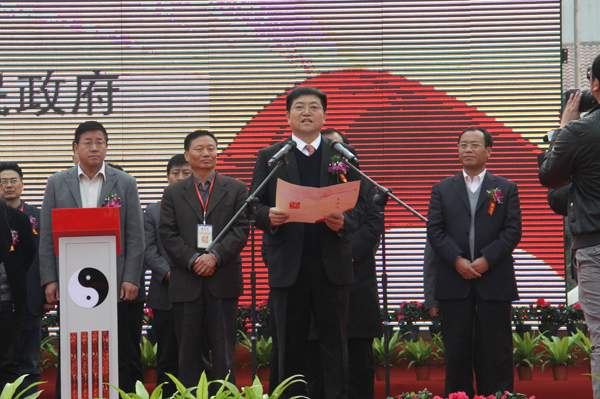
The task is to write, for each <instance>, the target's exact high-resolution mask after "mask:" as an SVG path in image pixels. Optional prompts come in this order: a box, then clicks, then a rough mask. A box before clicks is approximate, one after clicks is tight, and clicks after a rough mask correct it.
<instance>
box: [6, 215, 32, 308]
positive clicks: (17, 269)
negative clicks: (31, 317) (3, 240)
mask: <svg viewBox="0 0 600 399" xmlns="http://www.w3.org/2000/svg"><path fill="white" fill-rule="evenodd" d="M7 215H8V224H9V225H10V228H11V230H14V231H16V232H17V234H18V240H19V241H18V242H17V243H16V244H15V245H13V248H14V250H11V251H10V252H9V253H8V255H7V257H6V259H5V260H4V268H5V269H6V276H7V278H8V284H9V285H10V290H11V293H12V300H13V304H14V306H15V307H17V308H22V307H23V306H25V305H26V303H27V284H26V275H27V271H28V270H29V267H30V266H31V262H33V258H34V257H35V254H36V253H37V249H36V245H35V241H34V238H33V231H32V230H31V223H30V222H29V217H28V216H27V215H25V214H24V213H23V212H21V211H20V210H18V209H15V208H12V207H10V206H9V207H7Z"/></svg>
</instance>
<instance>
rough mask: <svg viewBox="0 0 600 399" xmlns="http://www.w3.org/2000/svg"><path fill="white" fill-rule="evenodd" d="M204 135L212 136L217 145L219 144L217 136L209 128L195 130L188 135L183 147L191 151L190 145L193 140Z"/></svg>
mask: <svg viewBox="0 0 600 399" xmlns="http://www.w3.org/2000/svg"><path fill="white" fill-rule="evenodd" d="M202 136H210V137H212V139H213V140H214V141H215V145H216V146H218V145H219V142H218V141H217V138H216V137H215V135H214V134H212V133H211V132H209V131H208V130H195V131H193V132H191V133H190V134H188V135H187V136H186V138H185V141H184V142H183V149H184V150H186V151H189V150H190V145H192V141H194V140H196V139H197V138H198V137H202Z"/></svg>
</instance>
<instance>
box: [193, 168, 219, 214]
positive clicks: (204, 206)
mask: <svg viewBox="0 0 600 399" xmlns="http://www.w3.org/2000/svg"><path fill="white" fill-rule="evenodd" d="M215 180H217V174H216V173H215V177H213V181H212V183H211V184H210V190H208V197H206V205H204V201H203V200H202V196H201V195H200V190H198V185H197V184H196V179H194V187H196V192H197V193H198V198H199V199H200V203H201V204H202V210H203V211H204V217H203V218H202V224H206V209H208V200H210V194H211V193H212V189H213V187H214V186H215Z"/></svg>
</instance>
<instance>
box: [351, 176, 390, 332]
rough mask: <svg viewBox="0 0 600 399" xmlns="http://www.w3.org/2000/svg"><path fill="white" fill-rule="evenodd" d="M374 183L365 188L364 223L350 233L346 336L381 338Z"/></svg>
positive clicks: (380, 224)
mask: <svg viewBox="0 0 600 399" xmlns="http://www.w3.org/2000/svg"><path fill="white" fill-rule="evenodd" d="M375 194H377V190H376V189H375V187H374V186H371V187H370V189H369V190H368V191H367V195H366V199H367V213H366V217H365V221H364V223H363V224H362V225H361V226H360V228H359V229H358V230H357V231H355V232H354V233H353V234H352V259H353V263H352V266H353V271H354V283H353V284H352V285H351V286H350V305H349V307H348V310H349V313H348V338H374V337H381V335H382V329H381V315H380V313H379V293H378V292H377V275H376V272H375V254H376V253H377V248H379V242H380V240H381V233H382V231H383V217H382V215H381V214H380V212H379V206H377V205H375V203H374V202H373V197H374V196H375Z"/></svg>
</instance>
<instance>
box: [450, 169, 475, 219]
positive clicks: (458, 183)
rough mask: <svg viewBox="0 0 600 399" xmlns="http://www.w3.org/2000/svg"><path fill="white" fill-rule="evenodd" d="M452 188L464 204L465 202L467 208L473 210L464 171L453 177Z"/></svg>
mask: <svg viewBox="0 0 600 399" xmlns="http://www.w3.org/2000/svg"><path fill="white" fill-rule="evenodd" d="M452 188H453V189H454V191H455V192H456V194H457V195H458V198H460V199H461V200H462V202H463V204H465V206H466V207H467V209H468V210H471V202H470V201H469V194H468V193H467V185H466V183H465V177H464V176H463V173H462V172H460V173H459V174H457V175H455V176H454V177H453V178H452Z"/></svg>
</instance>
